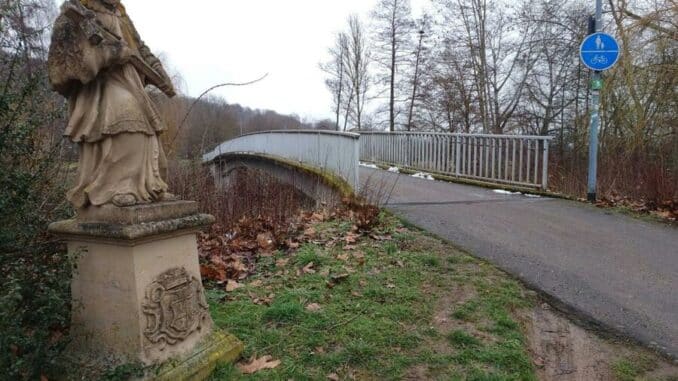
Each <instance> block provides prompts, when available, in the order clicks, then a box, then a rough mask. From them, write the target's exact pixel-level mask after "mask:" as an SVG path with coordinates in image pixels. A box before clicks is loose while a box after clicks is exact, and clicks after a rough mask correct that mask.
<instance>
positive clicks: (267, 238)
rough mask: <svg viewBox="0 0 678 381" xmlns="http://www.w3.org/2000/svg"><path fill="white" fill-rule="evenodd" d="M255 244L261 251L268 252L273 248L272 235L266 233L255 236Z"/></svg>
mask: <svg viewBox="0 0 678 381" xmlns="http://www.w3.org/2000/svg"><path fill="white" fill-rule="evenodd" d="M257 243H258V244H259V248H261V249H262V250H266V251H270V250H272V249H273V247H274V246H275V242H274V241H273V234H272V233H271V232H266V233H259V234H258V235H257Z"/></svg>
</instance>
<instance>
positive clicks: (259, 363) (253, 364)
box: [238, 356, 280, 374]
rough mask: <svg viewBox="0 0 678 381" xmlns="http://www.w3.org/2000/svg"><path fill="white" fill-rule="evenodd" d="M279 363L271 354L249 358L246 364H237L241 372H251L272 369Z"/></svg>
mask: <svg viewBox="0 0 678 381" xmlns="http://www.w3.org/2000/svg"><path fill="white" fill-rule="evenodd" d="M278 365H280V360H273V357H271V356H264V357H261V358H258V359H257V358H254V357H252V358H251V359H250V362H249V363H248V364H238V369H239V370H240V371H241V372H242V373H243V374H253V373H256V372H258V371H260V370H264V369H274V368H277V367H278Z"/></svg>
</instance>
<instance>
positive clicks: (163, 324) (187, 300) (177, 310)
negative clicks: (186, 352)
mask: <svg viewBox="0 0 678 381" xmlns="http://www.w3.org/2000/svg"><path fill="white" fill-rule="evenodd" d="M142 307H143V312H144V314H145V315H146V329H145V331H144V334H145V336H146V338H147V339H148V341H150V342H151V343H152V344H161V345H162V344H167V345H173V344H176V343H178V342H181V341H183V340H184V339H186V338H187V337H188V336H189V335H190V334H191V333H193V332H195V331H196V330H200V329H202V326H203V324H206V323H208V321H209V311H208V306H207V301H206V300H205V295H204V293H203V288H202V284H201V283H200V280H198V279H196V278H194V277H191V276H190V275H189V274H188V272H187V271H186V270H185V269H183V268H174V269H171V270H167V271H165V272H164V273H162V274H160V276H158V278H157V279H156V280H155V281H154V282H153V283H151V284H150V285H149V286H148V287H147V288H146V300H145V302H144V303H143V305H142Z"/></svg>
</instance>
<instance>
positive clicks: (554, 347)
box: [522, 303, 678, 381]
mask: <svg viewBox="0 0 678 381" xmlns="http://www.w3.org/2000/svg"><path fill="white" fill-rule="evenodd" d="M522 318H523V323H524V326H525V328H526V334H527V338H528V343H529V348H530V352H531V353H530V354H531V356H532V358H533V361H534V364H535V368H536V370H537V376H538V377H539V379H540V380H544V381H552V380H553V381H592V380H596V381H598V380H600V381H607V380H612V381H614V380H620V378H619V377H618V375H617V374H616V373H617V372H615V367H616V366H617V367H618V366H619V362H620V361H628V362H630V363H631V364H633V365H632V366H633V367H635V368H640V369H639V373H642V374H639V375H637V376H635V377H631V378H629V379H639V380H678V366H676V365H674V364H671V363H670V362H668V361H666V360H664V359H662V358H660V357H658V356H657V355H655V354H654V353H651V352H649V351H647V350H644V349H641V348H638V347H636V346H634V345H631V344H628V343H621V342H613V341H610V340H606V339H602V338H600V337H599V336H597V335H596V334H594V333H592V332H589V331H587V330H585V329H583V328H581V327H579V326H577V325H575V324H574V323H572V322H571V321H569V320H568V319H567V318H565V317H564V316H562V315H561V314H560V313H558V312H556V311H554V310H553V309H552V308H551V307H549V305H548V304H546V303H543V304H542V305H541V306H537V307H535V308H533V309H532V310H530V311H526V312H525V313H524V315H523V316H522ZM644 367H646V368H645V369H643V368H644Z"/></svg>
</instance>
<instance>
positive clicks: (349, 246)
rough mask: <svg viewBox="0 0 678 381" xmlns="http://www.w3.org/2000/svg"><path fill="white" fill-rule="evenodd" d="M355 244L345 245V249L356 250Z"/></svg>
mask: <svg viewBox="0 0 678 381" xmlns="http://www.w3.org/2000/svg"><path fill="white" fill-rule="evenodd" d="M355 249H356V247H355V245H344V250H355Z"/></svg>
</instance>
